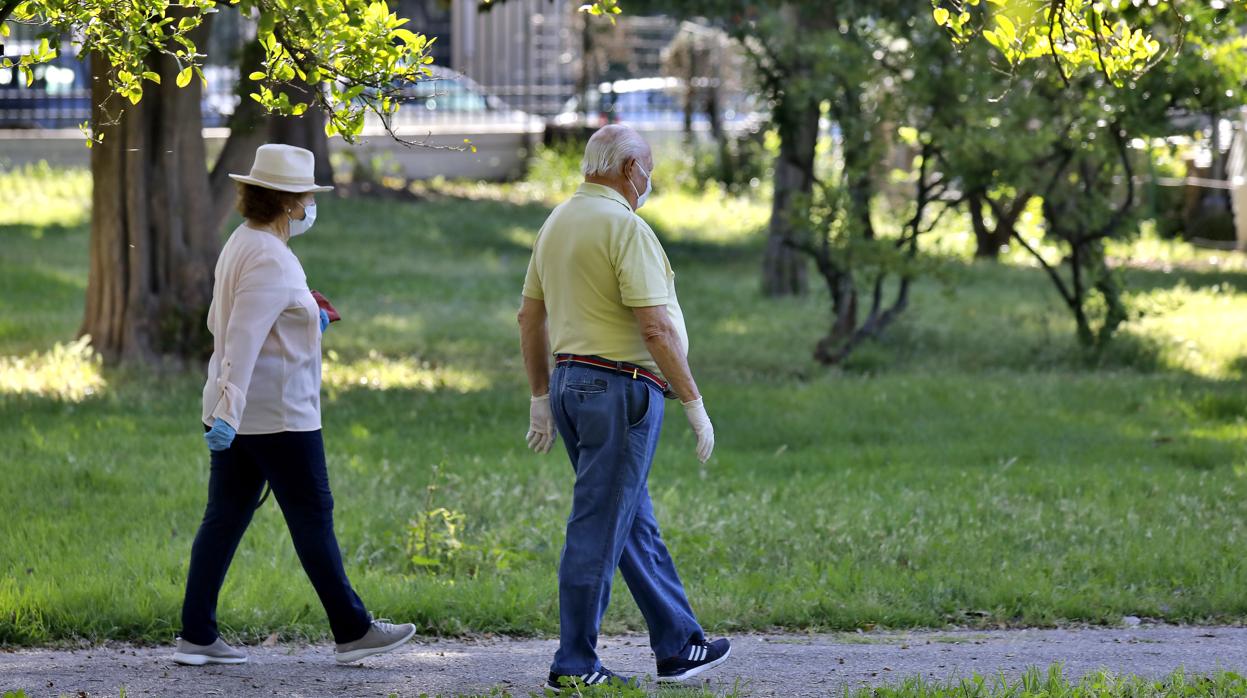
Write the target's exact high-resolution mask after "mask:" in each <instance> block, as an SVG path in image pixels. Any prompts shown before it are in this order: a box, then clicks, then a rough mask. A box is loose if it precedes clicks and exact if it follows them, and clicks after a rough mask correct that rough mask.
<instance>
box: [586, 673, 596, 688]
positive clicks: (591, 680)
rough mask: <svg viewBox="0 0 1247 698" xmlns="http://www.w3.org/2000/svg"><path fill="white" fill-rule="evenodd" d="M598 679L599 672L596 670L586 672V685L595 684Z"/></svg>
mask: <svg viewBox="0 0 1247 698" xmlns="http://www.w3.org/2000/svg"><path fill="white" fill-rule="evenodd" d="M597 680H598V672H596V671H595V672H593V673H592V674H585V685H586V686H592V685H593V684H595V683H597Z"/></svg>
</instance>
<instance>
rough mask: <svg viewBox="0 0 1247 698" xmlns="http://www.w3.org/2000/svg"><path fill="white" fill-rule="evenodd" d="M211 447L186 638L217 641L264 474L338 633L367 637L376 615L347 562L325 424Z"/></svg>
mask: <svg viewBox="0 0 1247 698" xmlns="http://www.w3.org/2000/svg"><path fill="white" fill-rule="evenodd" d="M211 454H212V472H211V475H209V477H208V506H207V508H206V510H205V511H204V518H203V523H201V524H200V525H199V532H198V533H197V534H195V543H194V545H192V546H191V564H190V572H189V574H188V575H187V579H186V598H185V599H184V600H183V602H182V638H183V639H185V640H186V641H187V642H192V643H194V644H196V645H211V644H212V643H213V642H216V639H217V623H216V606H217V596H218V594H220V591H221V584H222V583H224V581H225V573H226V571H227V570H229V564H230V561H231V560H233V558H234V551H235V550H237V549H238V542H239V541H241V540H242V534H243V533H244V532H246V530H247V526H248V525H249V524H250V523H251V517H252V515H254V514H255V509H256V504H257V502H259V500H260V492H261V491H262V490H263V489H264V483H265V481H267V482H268V483H269V486H270V487H272V488H273V497H275V498H276V499H277V504H278V505H280V506H281V513H282V515H283V516H285V517H286V526H287V527H288V528H289V529H290V537H291V538H292V539H293V540H294V549H295V552H296V553H298V554H299V561H300V562H302V563H303V570H304V571H305V572H307V576H308V579H310V580H311V582H312V586H313V587H314V588H315V589H316V594H317V595H318V596H319V597H320V602H321V605H323V606H324V607H325V612H326V613H327V614H328V615H329V627H330V629H331V630H332V631H333V636H334V639H335V640H336V641H337V642H339V643H343V642H354V641H355V640H358V639H359V638H361V637H363V636H364V634H365V633H366V632H368V628H369V626H370V624H371V617H370V616H369V615H368V611H367V609H365V608H364V603H363V602H362V601H360V599H359V596H357V595H356V594H355V590H354V589H352V588H351V582H350V580H349V579H347V577H346V570H344V569H343V567H342V554H341V552H340V551H339V549H338V539H337V537H336V536H334V534H333V494H332V493H331V492H330V491H329V473H328V471H327V470H326V468H325V447H324V442H323V441H322V440H321V433H320V431H319V430H317V431H306V432H299V431H286V432H281V433H277V434H255V435H246V434H239V435H238V436H237V437H235V439H234V443H233V444H231V445H230V447H229V448H227V449H225V450H224V451H211Z"/></svg>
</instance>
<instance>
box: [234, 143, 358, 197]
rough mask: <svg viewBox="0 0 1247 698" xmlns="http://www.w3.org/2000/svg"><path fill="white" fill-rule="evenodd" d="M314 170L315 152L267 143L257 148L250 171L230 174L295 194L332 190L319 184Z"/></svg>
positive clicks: (255, 183)
mask: <svg viewBox="0 0 1247 698" xmlns="http://www.w3.org/2000/svg"><path fill="white" fill-rule="evenodd" d="M315 173H316V156H315V155H313V154H312V151H310V150H307V149H306V148H299V147H296V146H293V145H280V144H277V143H265V144H264V145H262V146H260V147H259V148H256V151H255V162H254V163H253V164H252V165H251V173H250V174H245V175H239V174H231V175H230V179H233V180H235V181H238V182H243V183H245V184H254V185H256V186H257V187H264V188H265V189H276V190H277V191H288V192H294V193H296V194H302V193H304V192H309V191H330V190H332V189H333V187H328V186H321V185H318V184H317V183H316V178H315V177H314V176H313V175H314V174H315Z"/></svg>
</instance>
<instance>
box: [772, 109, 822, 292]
mask: <svg viewBox="0 0 1247 698" xmlns="http://www.w3.org/2000/svg"><path fill="white" fill-rule="evenodd" d="M777 112H779V114H778V115H779V119H778V120H777V125H778V127H779V138H780V146H779V157H778V158H777V159H776V160H775V193H774V196H773V197H772V204H771V225H770V234H769V236H768V238H767V242H766V252H765V254H764V256H763V258H762V291H763V293H765V294H766V295H768V296H795V295H801V294H804V293H805V291H806V262H805V258H804V257H803V256H802V255H801V253H800V252H799V251H797V250H795V249H793V248H792V247H791V246H789V245H788V244H787V241H788V240H791V239H792V238H793V236H794V235H795V234H798V230H799V228H800V227H801V223H800V221H801V220H804V218H805V213H804V208H805V206H807V205H808V203H809V199H810V196H811V194H812V193H813V191H814V148H815V146H816V145H817V144H818V113H819V105H818V101H817V100H815V99H812V98H806V99H801V100H800V102H799V103H798V104H793V103H790V102H787V100H785V102H783V103H781V104H779V105H778V106H777Z"/></svg>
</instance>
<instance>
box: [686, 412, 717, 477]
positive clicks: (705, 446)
mask: <svg viewBox="0 0 1247 698" xmlns="http://www.w3.org/2000/svg"><path fill="white" fill-rule="evenodd" d="M680 404H682V405H684V415H685V416H686V417H688V423H689V425H690V426H692V427H693V433H694V434H696V435H697V460H699V461H701V462H703V463H705V462H706V461H708V460H710V454H711V453H712V452H713V451H714V425H713V424H711V423H710V415H708V414H706V404H705V403H704V402H702V399H701V398H697V399H696V400H693V401H692V402H683V403H680Z"/></svg>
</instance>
